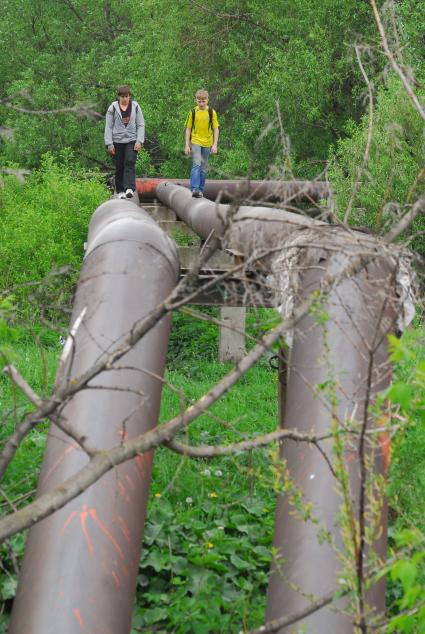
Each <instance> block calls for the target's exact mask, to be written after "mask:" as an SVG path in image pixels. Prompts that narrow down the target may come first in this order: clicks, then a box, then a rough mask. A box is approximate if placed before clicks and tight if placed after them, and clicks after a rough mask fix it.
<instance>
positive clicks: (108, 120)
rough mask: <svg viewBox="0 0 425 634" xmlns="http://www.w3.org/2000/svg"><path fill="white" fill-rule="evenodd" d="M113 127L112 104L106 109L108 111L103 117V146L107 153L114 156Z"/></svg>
mask: <svg viewBox="0 0 425 634" xmlns="http://www.w3.org/2000/svg"><path fill="white" fill-rule="evenodd" d="M113 127H114V106H113V104H111V105H110V106H109V108H108V110H107V111H106V116H105V135H104V138H105V145H106V147H107V150H108V152H109V154H111V155H113V154H115V146H114V142H113V140H112V131H113Z"/></svg>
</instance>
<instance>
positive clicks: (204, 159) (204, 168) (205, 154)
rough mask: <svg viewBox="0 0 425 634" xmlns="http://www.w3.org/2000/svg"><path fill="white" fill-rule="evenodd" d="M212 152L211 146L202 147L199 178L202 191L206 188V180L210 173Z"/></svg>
mask: <svg viewBox="0 0 425 634" xmlns="http://www.w3.org/2000/svg"><path fill="white" fill-rule="evenodd" d="M210 152H211V148H209V147H202V148H201V171H200V178H199V189H200V190H201V192H203V191H204V188H205V180H206V178H207V173H208V160H209V158H210Z"/></svg>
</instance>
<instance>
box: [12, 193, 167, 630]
mask: <svg viewBox="0 0 425 634" xmlns="http://www.w3.org/2000/svg"><path fill="white" fill-rule="evenodd" d="M178 272H179V271H178V261H177V253H176V249H175V246H174V244H173V243H172V242H171V241H170V239H169V238H168V237H167V236H166V234H164V233H163V232H162V230H161V229H160V228H159V227H158V226H157V225H156V223H155V222H154V221H153V220H152V219H151V218H150V217H149V216H148V215H147V213H146V212H144V211H143V210H141V209H139V208H138V207H137V206H136V205H135V204H133V203H131V202H128V201H116V200H111V201H108V202H106V203H104V204H103V205H101V206H100V207H99V208H98V209H97V210H96V212H95V214H94V215H93V217H92V220H91V223H90V230H89V238H88V248H87V253H86V258H85V261H84V265H83V268H82V272H81V277H80V281H79V284H78V288H77V293H76V299H75V303H74V310H73V317H72V322H71V323H72V324H74V323H75V321H76V320H77V318H78V317H79V316H80V315H82V314H83V313H84V310H85V314H84V318H83V320H82V322H81V325H80V326H79V328H78V330H77V332H76V334H75V345H74V350H73V353H72V354H70V355H69V356H68V367H66V368H65V372H64V373H63V374H62V379H64V377H66V376H68V380H69V381H72V380H73V379H74V378H76V377H78V376H80V375H81V374H82V373H84V371H86V370H87V369H88V368H90V367H92V366H93V364H94V363H95V362H96V360H97V359H98V358H99V357H100V355H102V354H103V353H104V352H105V351H108V350H112V349H113V348H116V347H117V346H119V345H120V343H121V342H123V341H124V339H125V337H126V336H127V335H128V334H129V332H130V330H131V328H132V326H133V325H134V324H135V323H136V322H137V321H138V320H140V319H142V318H143V317H144V316H145V315H146V314H148V313H149V312H150V311H151V309H152V308H154V307H155V306H156V305H157V304H158V302H160V301H161V300H162V299H163V298H164V297H165V296H167V294H168V293H169V292H170V291H171V290H172V289H173V287H174V286H175V284H176V282H177V279H178ZM169 327H170V323H169V319H168V318H166V319H163V320H161V321H160V322H159V323H158V324H157V325H156V326H155V327H154V328H153V329H152V330H151V331H150V332H149V333H148V334H147V335H145V337H144V338H143V339H142V340H141V341H139V342H138V343H137V344H136V346H135V347H134V348H133V349H132V350H131V351H130V352H129V353H127V354H126V355H125V356H124V357H123V358H122V359H121V360H120V361H119V363H117V364H116V365H115V366H113V368H111V369H110V370H108V371H104V372H102V373H101V374H100V375H99V376H98V377H96V378H95V379H93V380H92V381H90V383H89V385H88V386H87V388H86V389H84V390H82V391H81V392H79V393H78V394H77V395H76V396H75V397H74V398H72V400H71V401H70V402H69V403H68V404H67V405H66V407H65V408H64V410H63V416H64V417H65V418H66V419H67V420H68V421H69V422H70V423H72V424H73V426H74V427H75V429H76V431H77V433H80V434H82V435H83V436H85V437H86V438H87V441H88V442H89V443H90V445H91V446H95V447H97V448H100V449H107V448H110V447H113V446H116V445H117V444H119V443H120V441H121V440H123V439H125V438H130V437H134V436H136V435H138V434H141V433H143V432H145V431H147V430H149V429H151V428H152V427H153V426H154V425H155V424H156V422H157V417H158V412H159V405H160V396H161V387H162V383H161V381H160V380H159V378H158V376H161V375H162V374H163V371H164V365H165V358H166V352H167V344H168V334H169ZM152 458H153V456H152V453H148V454H143V455H141V456H138V457H137V458H136V459H134V460H131V461H129V462H126V463H124V464H122V465H119V466H118V467H115V468H114V469H112V470H111V471H110V472H109V473H108V474H106V475H105V476H103V477H102V478H101V479H100V480H99V481H98V482H96V483H95V484H93V485H92V486H90V488H89V489H87V490H86V491H84V492H83V493H82V494H81V495H80V496H79V497H77V498H76V499H74V500H73V501H72V502H70V503H69V504H67V505H66V506H65V507H64V508H63V509H60V510H59V511H57V512H56V513H54V514H53V515H52V516H50V517H48V518H46V519H45V520H43V521H41V522H40V523H38V524H37V525H35V526H34V527H33V528H32V529H31V531H30V533H29V537H28V542H27V546H26V550H25V557H24V562H23V566H22V570H21V574H20V578H19V586H18V592H17V596H16V599H15V602H14V606H13V613H12V619H11V624H10V629H9V633H10V634H58V632H60V633H61V634H76V633H77V632H78V633H80V632H87V633H90V634H128V632H129V631H130V627H131V616H132V611H133V603H134V595H135V588H136V577H137V572H138V565H139V556H140V548H141V540H142V532H143V524H144V519H145V513H146V505H147V498H148V488H149V483H150V474H151V466H152ZM87 462H88V457H87V455H86V454H85V452H84V451H83V450H82V449H81V448H80V447H79V445H77V443H76V442H74V441H73V440H72V439H71V438H70V437H69V436H67V435H65V434H64V433H62V432H61V431H60V430H59V429H58V428H57V427H56V426H54V425H53V426H52V428H51V430H50V433H49V438H48V442H47V449H46V453H45V458H44V462H43V466H42V470H41V474H40V479H39V487H38V494H39V495H41V494H44V493H48V492H49V491H50V490H51V489H53V488H55V487H57V486H59V485H60V484H61V483H62V482H64V481H65V480H66V479H67V478H68V477H70V476H72V475H73V474H75V473H77V472H78V471H79V469H81V468H82V467H83V466H85V465H86V464H87Z"/></svg>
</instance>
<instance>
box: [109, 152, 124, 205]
mask: <svg viewBox="0 0 425 634" xmlns="http://www.w3.org/2000/svg"><path fill="white" fill-rule="evenodd" d="M114 145H115V154H114V155H113V157H112V159H113V162H114V166H115V190H116V192H117V193H118V194H119V193H120V192H123V191H124V182H123V176H124V158H125V143H114Z"/></svg>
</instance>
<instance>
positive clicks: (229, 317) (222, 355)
mask: <svg viewBox="0 0 425 634" xmlns="http://www.w3.org/2000/svg"><path fill="white" fill-rule="evenodd" d="M245 316H246V308H233V307H229V306H222V307H221V309H220V321H221V322H223V325H222V326H220V342H219V360H220V361H221V362H222V363H224V362H227V361H230V362H233V363H237V362H238V361H240V360H241V359H242V357H243V356H244V355H245V352H246V351H245Z"/></svg>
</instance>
